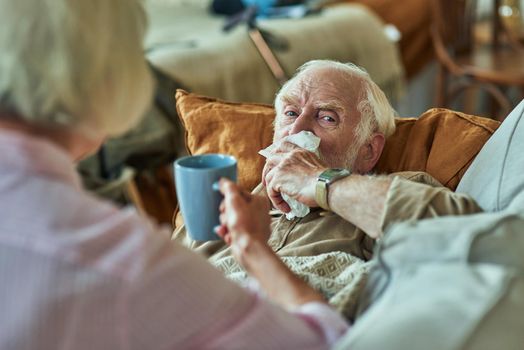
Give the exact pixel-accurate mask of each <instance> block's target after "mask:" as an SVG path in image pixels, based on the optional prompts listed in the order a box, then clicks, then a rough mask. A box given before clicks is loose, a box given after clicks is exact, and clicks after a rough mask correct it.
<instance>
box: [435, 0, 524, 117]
mask: <svg viewBox="0 0 524 350" xmlns="http://www.w3.org/2000/svg"><path fill="white" fill-rule="evenodd" d="M431 2H432V4H431V6H432V9H431V10H432V24H431V35H432V40H433V45H434V48H435V52H436V55H437V60H438V63H439V72H438V77H437V96H436V104H437V106H442V107H448V108H449V107H453V106H452V105H451V104H452V103H453V102H455V101H456V100H457V98H458V97H460V96H461V95H463V94H464V92H465V91H466V90H468V89H470V88H478V89H481V90H483V91H485V92H486V93H487V94H488V96H489V97H490V98H491V101H492V102H494V103H495V104H494V105H492V106H493V107H494V108H492V110H491V111H490V114H491V115H497V117H498V119H499V120H500V119H502V118H503V116H505V115H507V113H508V112H509V111H510V110H511V109H512V108H513V107H514V105H515V104H516V103H515V102H512V101H511V100H510V99H509V98H508V96H507V95H506V94H505V92H506V91H507V89H508V88H509V87H517V88H518V89H519V90H518V91H519V93H520V94H521V97H524V48H523V47H522V46H520V45H519V43H518V42H517V40H515V39H514V38H512V37H510V36H508V35H505V34H507V33H506V32H505V29H506V27H505V26H504V23H503V22H502V20H501V18H500V16H499V11H498V9H499V6H500V0H494V2H493V14H492V17H493V18H492V19H493V20H492V23H491V28H492V33H491V35H490V36H491V40H489V42H485V41H484V42H480V40H478V37H476V36H475V34H476V32H477V29H478V28H479V23H478V22H477V21H476V18H475V16H476V5H477V2H476V1H475V0H431ZM495 106H496V108H495ZM465 109H467V108H465ZM466 112H469V113H473V112H474V111H466Z"/></svg>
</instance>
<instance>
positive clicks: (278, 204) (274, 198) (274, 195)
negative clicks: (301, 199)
mask: <svg viewBox="0 0 524 350" xmlns="http://www.w3.org/2000/svg"><path fill="white" fill-rule="evenodd" d="M267 196H268V198H269V200H270V201H271V204H273V207H274V208H276V209H278V210H280V211H281V212H283V213H289V212H290V211H291V207H290V206H289V204H287V203H286V201H285V200H284V198H282V195H281V194H280V192H276V191H274V190H271V189H269V190H268V193H267Z"/></svg>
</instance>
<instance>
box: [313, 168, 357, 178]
mask: <svg viewBox="0 0 524 350" xmlns="http://www.w3.org/2000/svg"><path fill="white" fill-rule="evenodd" d="M350 174H351V173H350V171H349V170H347V169H343V168H333V169H327V170H326V171H324V172H323V173H322V174H320V176H319V178H321V179H323V180H327V181H330V180H334V179H336V178H339V177H344V176H348V175H350Z"/></svg>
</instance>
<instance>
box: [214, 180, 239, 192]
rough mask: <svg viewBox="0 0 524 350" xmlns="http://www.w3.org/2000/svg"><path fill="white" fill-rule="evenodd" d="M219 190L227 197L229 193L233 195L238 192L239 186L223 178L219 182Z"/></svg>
mask: <svg viewBox="0 0 524 350" xmlns="http://www.w3.org/2000/svg"><path fill="white" fill-rule="evenodd" d="M218 189H219V190H220V193H222V194H223V195H224V197H225V196H227V194H228V193H233V192H235V191H238V190H239V189H238V186H237V185H236V184H235V183H234V182H233V181H231V180H229V179H228V178H225V177H222V178H220V180H219V181H218Z"/></svg>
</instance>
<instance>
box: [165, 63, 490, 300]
mask: <svg viewBox="0 0 524 350" xmlns="http://www.w3.org/2000/svg"><path fill="white" fill-rule="evenodd" d="M275 108H276V112H277V116H276V121H275V134H274V145H275V146H276V147H275V148H274V149H273V150H272V152H271V154H270V156H269V157H268V158H267V161H266V165H265V167H264V170H263V174H262V183H261V184H260V186H258V187H257V188H256V189H255V190H254V193H255V194H266V195H267V197H268V198H269V200H270V201H271V203H272V206H273V209H274V210H272V211H271V212H270V214H271V215H272V225H271V228H272V233H271V237H270V239H269V245H270V246H271V247H272V248H273V250H274V251H275V252H277V254H278V255H280V256H281V257H297V256H298V257H311V256H318V255H321V254H326V253H332V252H341V253H344V254H348V255H350V256H351V257H354V258H358V259H360V260H361V261H367V260H369V259H370V258H371V256H372V253H373V246H374V239H376V238H379V237H380V236H381V235H382V234H383V232H384V230H385V228H386V227H387V226H388V225H389V224H391V223H393V222H396V221H405V220H413V219H420V218H426V217H434V216H441V215H461V214H470V213H475V212H478V211H480V208H479V207H478V206H477V204H476V203H475V202H474V201H473V200H472V199H470V198H469V197H467V196H464V195H460V194H456V193H453V192H452V191H450V190H448V189H446V188H444V187H442V186H440V184H438V182H437V181H436V180H434V179H433V178H431V177H430V176H429V175H428V174H425V173H414V172H409V173H398V174H394V175H392V176H371V175H368V174H369V173H370V172H371V171H372V170H373V167H374V166H375V164H376V163H377V161H378V159H379V157H380V155H381V152H382V149H383V147H384V143H385V139H386V138H387V137H388V136H389V135H391V134H392V133H393V131H394V128H395V124H394V111H393V109H392V108H391V106H390V105H389V103H388V101H387V99H386V97H385V95H384V93H383V92H382V91H381V90H380V88H379V87H378V86H377V85H376V84H375V83H374V82H373V81H372V80H371V79H370V77H369V75H368V74H367V73H366V72H364V71H363V70H361V69H360V68H358V67H356V66H354V65H351V64H343V63H339V62H334V61H311V62H308V63H306V64H305V65H304V66H302V67H301V68H300V69H299V70H298V72H297V74H296V75H295V77H294V78H293V79H291V80H290V81H289V82H287V83H286V84H285V85H284V86H283V87H282V89H281V91H280V92H279V93H278V95H277V97H276V99H275ZM304 130H305V131H310V132H312V133H313V134H314V135H316V136H318V137H319V138H320V145H319V156H318V157H317V156H316V155H315V154H314V153H313V152H310V151H306V150H304V149H302V148H299V147H298V146H296V145H294V144H292V143H290V142H286V137H288V136H289V135H294V134H297V133H299V132H300V131H304ZM282 194H286V195H288V196H289V197H291V198H293V199H295V200H298V201H299V202H301V203H304V204H306V205H307V206H309V207H311V208H313V209H312V210H311V212H310V213H309V214H307V215H306V216H305V217H302V218H294V219H292V220H288V219H287V218H286V217H285V215H283V214H284V213H287V212H289V211H290V207H289V205H288V204H287V203H286V202H285V201H284V200H283V198H282ZM218 233H219V234H222V233H223V232H220V229H219V232H218ZM174 237H175V239H177V240H183V241H184V242H185V244H186V245H188V246H190V247H191V248H192V249H195V250H197V251H200V252H202V253H203V254H205V255H207V256H208V257H210V260H211V261H212V262H214V263H215V264H217V265H218V266H219V267H221V268H222V269H223V270H225V271H226V272H228V273H231V272H232V271H233V270H235V269H231V266H229V265H230V264H229V263H227V264H224V263H223V261H224V259H227V257H228V256H230V255H231V249H229V248H227V247H226V246H225V245H224V243H223V242H206V243H202V242H194V241H191V240H190V239H189V238H188V237H186V235H185V230H184V228H182V229H180V230H178V231H177V232H175V236H174ZM284 260H285V261H286V262H288V263H289V262H290V260H289V259H288V260H286V259H284ZM338 261H340V259H339V260H338ZM301 264H302V265H303V260H301V262H300V263H299V264H298V265H301ZM337 264H338V262H337ZM291 265H293V264H291ZM292 269H293V270H295V272H298V273H300V268H298V269H297V268H293V266H292ZM320 288H322V287H321V286H320ZM325 294H329V293H325Z"/></svg>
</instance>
